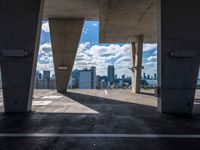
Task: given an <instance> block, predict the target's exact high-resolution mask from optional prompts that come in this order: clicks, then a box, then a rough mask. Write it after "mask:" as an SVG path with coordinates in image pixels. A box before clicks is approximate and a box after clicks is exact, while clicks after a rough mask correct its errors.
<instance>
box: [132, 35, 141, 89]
mask: <svg viewBox="0 0 200 150" xmlns="http://www.w3.org/2000/svg"><path fill="white" fill-rule="evenodd" d="M142 52H143V35H138V36H137V37H136V43H132V64H133V67H132V71H133V76H132V91H133V93H140V80H141V72H142V68H143V67H142Z"/></svg>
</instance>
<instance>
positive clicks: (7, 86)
mask: <svg viewBox="0 0 200 150" xmlns="http://www.w3.org/2000/svg"><path fill="white" fill-rule="evenodd" d="M0 7H1V9H0V20H1V21H0V64H1V71H2V82H3V96H4V108H5V112H27V111H30V110H31V105H32V94H33V86H34V79H35V70H36V62H37V54H38V49H39V48H38V47H39V37H40V28H41V22H42V9H43V0H14V1H13V0H1V1H0Z"/></svg>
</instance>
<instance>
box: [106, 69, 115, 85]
mask: <svg viewBox="0 0 200 150" xmlns="http://www.w3.org/2000/svg"><path fill="white" fill-rule="evenodd" d="M107 75H108V81H109V82H111V83H113V82H114V80H115V67H114V66H113V65H112V66H110V65H109V66H108V72H107Z"/></svg>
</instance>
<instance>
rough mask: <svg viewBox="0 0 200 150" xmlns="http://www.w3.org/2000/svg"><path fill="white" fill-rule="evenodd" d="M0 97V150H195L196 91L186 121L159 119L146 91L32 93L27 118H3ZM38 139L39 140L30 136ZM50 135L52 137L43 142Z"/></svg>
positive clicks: (198, 140) (199, 109)
mask: <svg viewBox="0 0 200 150" xmlns="http://www.w3.org/2000/svg"><path fill="white" fill-rule="evenodd" d="M0 95H1V99H0V111H1V112H2V113H0V149H1V150H13V149H15V150H27V149H28V150H38V149H44V150H48V149H54V150H60V149H73V150H77V149H80V150H85V149H100V150H102V149H108V150H115V149H120V150H127V149H138V150H142V149H145V150H146V149H149V150H155V149H156V150H159V149H162V150H174V149H190V150H191V149H199V147H200V136H199V135H200V90H197V92H196V100H195V103H194V109H193V114H192V115H191V116H187V117H186V116H172V115H167V114H161V113H159V112H158V111H157V108H156V105H157V101H156V98H155V97H154V96H153V94H152V91H146V90H143V94H133V93H132V92H131V90H69V92H68V93H67V94H64V95H62V94H58V93H57V92H56V91H55V90H35V91H34V99H33V112H30V113H17V114H13V113H6V114H5V113H3V102H2V99H3V98H2V92H1V93H0ZM3 133H5V136H4V134H3ZM39 133H40V134H41V135H42V136H41V135H39V136H35V134H39ZM52 134H56V135H58V136H48V135H52ZM9 135H12V136H9ZM43 135H45V136H43ZM60 135H63V137H62V136H60ZM69 135H70V136H69ZM107 135H109V136H107ZM127 135H130V137H127ZM131 135H133V136H131ZM140 135H142V137H140ZM148 135H153V136H157V137H156V138H155V137H151V136H150V137H148ZM162 135H167V136H168V137H162ZM174 135H178V136H180V135H182V136H180V137H177V136H174ZM187 135H190V137H189V136H188V137H187ZM191 135H192V136H191ZM194 135H197V136H196V137H195V136H194Z"/></svg>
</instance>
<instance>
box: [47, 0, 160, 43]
mask: <svg viewBox="0 0 200 150" xmlns="http://www.w3.org/2000/svg"><path fill="white" fill-rule="evenodd" d="M156 5H157V0H45V7H44V18H45V19H47V18H85V19H88V20H100V42H103V43H114V42H134V41H135V37H136V36H137V35H140V34H143V35H144V42H148V43H152V42H156V37H157V36H156V35H157V18H156V15H157V11H156V10H157V9H156V7H157V6H156Z"/></svg>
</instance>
